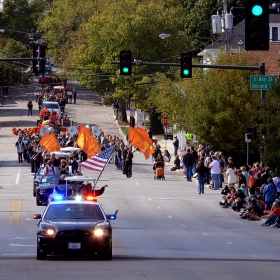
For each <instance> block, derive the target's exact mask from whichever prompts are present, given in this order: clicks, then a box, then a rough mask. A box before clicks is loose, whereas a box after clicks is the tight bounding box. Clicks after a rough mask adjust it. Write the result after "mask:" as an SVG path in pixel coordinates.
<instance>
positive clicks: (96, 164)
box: [79, 145, 115, 172]
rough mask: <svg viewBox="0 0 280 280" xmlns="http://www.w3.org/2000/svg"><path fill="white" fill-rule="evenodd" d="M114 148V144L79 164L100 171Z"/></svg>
mask: <svg viewBox="0 0 280 280" xmlns="http://www.w3.org/2000/svg"><path fill="white" fill-rule="evenodd" d="M114 149H115V145H114V146H112V147H110V148H107V149H106V150H104V151H103V152H101V153H99V154H97V155H95V156H93V157H90V158H88V159H87V160H86V161H84V162H82V163H79V165H80V166H82V167H84V168H87V169H90V170H94V171H98V172H101V171H102V170H103V168H104V167H105V165H106V163H107V162H108V160H109V158H110V157H111V155H112V153H113V152H114Z"/></svg>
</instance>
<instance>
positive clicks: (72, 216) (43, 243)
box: [33, 196, 116, 260]
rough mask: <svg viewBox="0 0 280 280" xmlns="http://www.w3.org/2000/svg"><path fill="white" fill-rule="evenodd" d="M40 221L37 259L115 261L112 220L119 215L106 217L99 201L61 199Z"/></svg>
mask: <svg viewBox="0 0 280 280" xmlns="http://www.w3.org/2000/svg"><path fill="white" fill-rule="evenodd" d="M33 218H34V219H37V220H38V222H37V259H38V260H44V259H46V258H47V256H49V255H51V256H55V255H67V256H70V255H73V256H79V255H84V256H101V257H102V258H103V259H106V260H111V259H112V226H111V222H110V221H111V220H115V219H116V214H112V215H105V213H104V210H103V209H102V207H101V205H100V204H99V202H98V201H97V200H96V197H93V196H88V197H87V198H81V197H75V198H74V199H73V198H71V199H70V198H63V197H61V196H60V197H59V200H56V198H55V197H54V199H53V201H51V202H50V203H49V205H48V206H47V207H46V209H45V211H44V213H43V214H42V215H41V214H35V215H33Z"/></svg>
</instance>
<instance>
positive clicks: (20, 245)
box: [10, 244, 37, 247]
mask: <svg viewBox="0 0 280 280" xmlns="http://www.w3.org/2000/svg"><path fill="white" fill-rule="evenodd" d="M10 246H18V247H35V246H37V245H23V244H10Z"/></svg>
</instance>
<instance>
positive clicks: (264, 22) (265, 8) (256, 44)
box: [245, 0, 269, 51]
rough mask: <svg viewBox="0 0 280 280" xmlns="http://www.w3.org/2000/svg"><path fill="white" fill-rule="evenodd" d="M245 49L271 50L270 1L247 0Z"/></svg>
mask: <svg viewBox="0 0 280 280" xmlns="http://www.w3.org/2000/svg"><path fill="white" fill-rule="evenodd" d="M245 50H247V51H249V50H266V51H267V50H269V3H268V1H267V0H246V1H245Z"/></svg>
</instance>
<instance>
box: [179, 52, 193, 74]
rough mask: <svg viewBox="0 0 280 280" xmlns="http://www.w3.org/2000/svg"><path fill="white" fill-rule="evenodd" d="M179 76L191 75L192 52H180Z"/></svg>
mask: <svg viewBox="0 0 280 280" xmlns="http://www.w3.org/2000/svg"><path fill="white" fill-rule="evenodd" d="M180 74H181V78H191V77H192V54H191V53H181V71H180Z"/></svg>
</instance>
